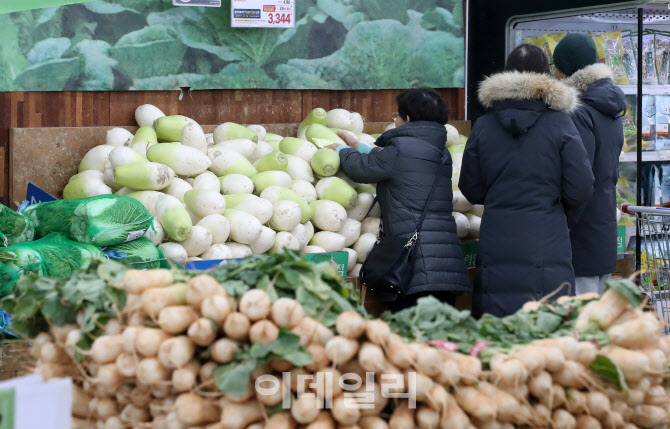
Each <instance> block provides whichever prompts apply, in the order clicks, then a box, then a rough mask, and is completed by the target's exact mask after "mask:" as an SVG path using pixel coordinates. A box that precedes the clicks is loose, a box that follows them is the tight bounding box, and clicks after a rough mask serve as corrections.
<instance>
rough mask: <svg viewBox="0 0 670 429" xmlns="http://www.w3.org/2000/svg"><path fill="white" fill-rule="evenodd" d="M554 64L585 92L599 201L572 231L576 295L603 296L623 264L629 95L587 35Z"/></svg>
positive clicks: (583, 122)
mask: <svg viewBox="0 0 670 429" xmlns="http://www.w3.org/2000/svg"><path fill="white" fill-rule="evenodd" d="M554 65H555V66H556V77H558V78H565V81H564V82H565V83H566V84H567V85H570V86H571V87H573V88H575V89H576V90H577V91H579V99H580V102H581V103H580V104H579V107H578V108H577V110H575V111H574V112H573V113H572V119H573V121H574V123H575V126H576V127H577V131H579V134H580V136H581V138H582V143H584V147H585V149H586V153H587V154H588V156H589V161H590V163H591V168H592V169H593V175H594V177H595V190H594V192H593V196H592V197H591V199H590V200H589V202H588V205H587V206H586V208H585V209H584V212H583V213H582V216H581V217H580V220H579V222H577V224H576V225H574V226H573V228H572V229H571V230H570V240H571V242H572V266H573V268H574V269H575V276H576V279H575V288H576V293H577V294H582V293H588V292H597V293H603V291H604V290H605V282H606V281H607V280H609V278H610V274H611V273H612V271H614V269H615V268H616V261H617V258H616V253H617V220H616V183H617V177H618V174H617V173H618V172H617V170H618V166H619V154H620V153H621V148H622V147H623V140H624V136H623V120H622V117H623V115H624V113H625V111H626V101H625V96H624V93H623V91H621V89H620V88H618V87H617V86H616V85H615V84H614V82H613V81H612V78H613V74H612V70H611V69H610V68H609V67H608V66H607V65H605V64H598V51H597V49H596V45H595V43H594V41H593V39H592V38H591V37H589V36H587V35H585V34H572V35H569V36H567V37H566V38H565V39H563V40H562V41H561V42H560V43H559V44H558V46H557V47H556V50H555V51H554Z"/></svg>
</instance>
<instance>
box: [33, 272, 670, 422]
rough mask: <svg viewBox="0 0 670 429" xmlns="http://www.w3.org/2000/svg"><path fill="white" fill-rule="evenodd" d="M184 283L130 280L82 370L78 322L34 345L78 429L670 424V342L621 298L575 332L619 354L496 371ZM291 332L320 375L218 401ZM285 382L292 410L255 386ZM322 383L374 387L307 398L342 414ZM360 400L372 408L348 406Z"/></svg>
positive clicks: (300, 372)
mask: <svg viewBox="0 0 670 429" xmlns="http://www.w3.org/2000/svg"><path fill="white" fill-rule="evenodd" d="M180 278H183V276H180V275H177V274H175V273H173V272H171V271H167V270H150V271H136V270H131V271H128V272H126V273H125V275H124V277H123V279H122V281H121V283H120V284H119V287H121V288H123V289H124V290H125V291H126V292H127V293H128V304H127V306H126V309H125V310H124V312H123V315H121V316H120V319H118V320H112V321H110V322H109V323H107V325H106V326H105V330H104V333H103V335H101V336H100V337H98V338H96V339H95V341H94V342H93V345H92V347H91V348H90V350H88V351H85V352H82V353H83V354H84V356H85V358H84V360H83V361H82V362H81V363H79V364H75V363H74V360H73V356H74V352H75V344H76V342H77V341H78V340H79V335H80V334H79V330H78V326H77V325H76V324H73V325H66V326H62V327H56V326H52V327H51V329H50V333H42V334H40V335H39V336H38V337H37V338H36V339H35V340H34V341H33V344H34V346H35V347H34V349H33V352H34V354H35V355H36V356H37V357H38V360H39V362H38V371H40V372H41V373H42V374H43V376H44V377H45V378H47V379H49V378H54V377H63V376H71V377H73V378H74V380H75V388H74V406H73V410H72V412H73V416H74V424H73V426H72V427H74V428H82V429H83V428H87V429H96V428H104V429H111V428H128V427H147V428H149V427H151V428H163V427H164V428H179V429H181V428H192V427H198V428H212V429H214V428H219V429H244V428H252V429H256V428H258V429H260V428H266V429H274V428H311V429H314V428H335V427H338V428H339V427H347V428H361V429H363V428H372V429H388V428H390V429H405V428H417V429H438V428H449V429H452V428H453V429H473V428H503V429H514V428H546V429H557V428H558V429H582V428H621V429H634V428H666V427H667V424H668V421H669V419H670V396H669V395H670V387H668V386H666V383H665V379H666V378H667V375H666V374H667V371H668V366H669V360H668V356H669V352H670V339H669V337H667V336H662V335H661V331H662V327H663V324H662V323H661V321H660V320H659V319H658V317H656V315H655V313H648V312H643V311H642V309H640V308H638V309H636V308H631V306H630V304H629V301H628V300H627V299H625V298H624V297H623V296H622V295H619V294H618V292H616V291H614V290H611V289H610V290H608V291H607V292H606V293H605V294H604V295H603V296H602V297H601V298H600V299H598V300H593V301H592V302H590V303H589V304H587V305H586V306H585V307H584V309H583V310H582V312H581V313H580V315H579V317H578V319H577V321H576V323H577V327H578V328H584V327H586V326H588V324H589V323H594V324H597V325H598V326H599V327H600V328H601V329H603V330H604V332H606V333H607V334H608V336H609V342H610V344H609V345H608V346H606V347H602V348H599V346H598V345H597V344H595V343H594V342H589V341H578V340H576V339H575V338H574V337H572V336H570V337H562V338H548V339H540V340H536V341H534V342H533V343H531V344H529V345H526V346H523V347H519V348H515V349H513V350H512V351H510V352H509V353H508V354H499V355H496V356H493V358H492V359H491V361H490V370H486V371H485V370H483V369H482V364H481V361H480V360H479V359H478V358H477V357H474V356H469V355H464V354H460V353H456V352H450V351H446V350H444V349H442V348H437V347H431V346H428V345H425V344H419V343H413V342H409V341H406V340H404V339H402V338H400V337H399V336H398V335H396V334H395V333H393V332H392V331H391V329H390V327H389V325H387V324H386V323H385V322H383V321H381V320H377V319H368V320H365V319H364V318H363V317H362V316H361V315H359V314H358V313H354V312H346V313H343V314H341V315H340V316H339V318H338V319H337V323H336V325H335V331H331V330H330V329H328V328H326V327H325V326H323V325H321V324H320V323H319V322H318V321H316V320H314V319H311V318H308V317H305V316H304V313H303V309H302V307H301V305H300V303H299V302H297V301H295V300H293V299H289V298H281V299H276V300H275V301H274V302H272V300H271V298H270V296H269V295H268V294H266V293H265V292H264V291H262V290H260V289H252V290H250V291H248V292H246V293H244V294H243V295H242V296H241V297H239V299H234V298H233V297H231V296H229V295H227V293H226V292H225V289H224V288H223V287H222V286H221V285H220V284H218V283H217V282H216V281H215V280H214V279H213V278H212V277H209V276H208V275H206V274H202V275H199V276H197V277H195V278H192V279H191V280H189V281H187V282H182V281H180V280H179V279H180ZM578 299H593V297H592V296H582V297H578ZM538 305H542V304H540V303H537V302H531V303H528V304H527V308H529V309H530V308H534V307H537V306H538ZM282 328H285V329H290V330H291V331H292V332H293V333H294V334H296V335H298V336H299V337H300V343H301V345H302V346H303V347H305V349H306V350H307V351H308V352H309V353H310V354H311V355H312V356H313V363H311V364H308V365H306V366H304V367H300V368H297V367H293V366H292V365H291V364H290V363H288V362H287V361H282V360H274V361H270V363H269V364H265V365H262V366H260V367H258V368H256V369H255V370H253V371H252V373H251V378H252V380H250V384H249V388H248V390H247V392H246V393H245V394H244V395H242V396H231V395H229V394H226V392H220V391H218V390H217V388H216V384H215V382H214V378H213V377H214V376H213V372H214V370H215V369H216V368H217V367H219V366H221V365H226V364H228V363H230V362H232V361H233V360H234V358H235V354H236V352H237V351H238V350H239V349H241V348H242V347H245V346H247V345H250V344H259V345H267V344H270V343H272V342H273V341H274V340H275V339H276V338H277V336H278V334H279V330H280V329H282ZM600 356H604V357H607V358H609V359H611V361H613V362H615V363H616V364H617V365H618V368H619V369H620V371H621V374H622V376H623V377H624V379H625V383H626V384H627V386H628V390H627V391H625V390H621V389H615V388H614V385H613V384H611V383H605V382H601V381H599V380H598V379H597V378H596V377H595V376H594V374H593V373H592V372H591V370H590V369H589V368H590V366H591V365H592V364H593V362H594V361H595V360H596V359H597V358H599V357H600ZM285 372H288V373H290V377H291V379H290V380H291V386H290V387H289V386H287V390H286V392H287V394H289V395H291V401H290V407H289V408H284V409H281V407H280V405H281V403H282V399H283V396H282V394H281V389H280V390H279V393H278V394H267V393H264V392H263V391H259V390H256V389H255V388H254V383H253V381H255V380H256V379H258V378H259V377H261V376H274V377H276V380H277V383H279V384H281V383H282V382H283V381H282V373H285ZM316 373H321V374H331V375H332V376H335V377H339V376H340V375H341V374H357V375H359V376H360V377H361V378H362V379H363V380H365V379H366V373H374V377H373V381H374V383H373V385H372V386H370V385H365V384H364V385H362V386H361V388H360V389H359V390H358V391H360V392H364V391H366V392H371V396H369V397H368V396H366V395H361V396H359V397H358V399H357V398H353V397H352V398H347V397H345V396H344V394H343V391H342V389H341V388H340V389H338V388H336V386H337V385H338V383H337V380H338V379H337V378H336V379H334V380H336V381H335V383H334V386H335V388H334V389H333V390H328V391H326V390H324V386H322V385H321V384H320V383H323V382H325V380H327V378H316V377H315V378H314V379H313V380H316V382H315V383H313V384H310V385H309V386H307V387H305V389H306V392H305V393H307V395H309V394H311V395H313V394H314V393H317V394H323V392H330V393H328V394H327V395H329V396H327V397H326V398H327V399H331V400H332V407H331V408H329V409H319V408H318V406H317V404H316V402H315V400H314V396H304V395H301V393H300V390H299V387H300V386H302V384H301V382H300V379H299V378H298V376H305V375H314V374H316ZM266 379H267V377H266ZM319 380H320V381H319ZM382 380H385V381H384V382H382ZM388 380H392V382H393V385H392V386H393V387H392V389H393V390H392V392H395V393H407V392H409V395H410V397H409V398H408V397H405V398H404V399H391V398H389V397H388V396H387V397H384V395H382V390H383V391H390V390H388V389H389V387H388V386H389V385H388V384H385V383H389V381H388ZM409 383H413V384H412V387H411V388H410V387H409V386H410V384H409ZM366 389H368V390H366ZM319 392H322V393H319ZM408 399H412V400H413V401H416V405H417V406H416V408H410V407H409V406H408V405H409V401H408ZM347 401H349V402H347ZM351 401H353V402H351ZM356 401H360V405H363V404H371V405H372V407H371V408H365V407H361V408H356V407H352V406H346V404H347V403H349V404H352V403H356ZM382 411H384V412H382Z"/></svg>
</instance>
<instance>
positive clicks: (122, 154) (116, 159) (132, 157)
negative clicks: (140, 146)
mask: <svg viewBox="0 0 670 429" xmlns="http://www.w3.org/2000/svg"><path fill="white" fill-rule="evenodd" d="M109 162H110V165H111V167H112V170H113V169H115V168H116V167H119V166H121V165H126V164H132V163H135V162H149V160H148V159H147V158H146V157H144V156H142V155H140V154H138V153H137V152H135V151H134V150H132V149H131V148H129V147H125V146H121V147H117V148H115V149H114V150H113V151H111V152H110V153H109Z"/></svg>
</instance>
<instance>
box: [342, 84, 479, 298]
mask: <svg viewBox="0 0 670 429" xmlns="http://www.w3.org/2000/svg"><path fill="white" fill-rule="evenodd" d="M397 103H398V112H397V114H394V120H395V122H396V128H394V129H392V130H389V131H387V132H385V133H384V134H382V135H381V136H380V137H379V138H378V139H377V141H376V142H375V146H377V147H376V148H373V149H371V148H370V147H369V146H367V147H366V146H365V145H362V144H360V143H359V142H358V141H356V139H355V138H352V137H351V135H349V134H346V133H342V132H341V133H340V137H342V138H343V139H344V141H345V142H346V143H347V145H348V146H344V145H340V146H339V147H338V145H331V148H334V149H336V150H337V151H338V152H339V154H340V163H341V168H342V170H344V172H345V173H346V174H347V176H349V177H350V178H351V179H352V180H353V181H355V182H359V183H377V198H378V200H379V203H380V206H381V212H382V225H383V231H384V234H386V235H389V236H394V237H406V238H408V239H409V238H410V237H411V236H412V235H413V234H414V231H415V229H416V227H417V223H418V221H419V219H420V217H421V214H422V212H423V210H424V207H425V206H426V202H427V200H428V194H429V193H430V190H431V187H432V185H433V181H434V180H435V178H436V175H437V174H438V169H440V166H441V164H442V166H441V169H440V170H439V177H438V178H437V184H436V188H435V192H434V194H433V198H432V202H431V203H430V206H429V207H428V212H427V215H426V219H425V221H424V223H423V227H422V229H421V231H420V233H419V238H418V240H417V245H416V246H418V247H417V249H416V250H415V251H414V253H413V260H412V261H411V263H412V265H413V274H412V278H411V280H410V282H409V285H407V286H408V289H407V291H406V293H405V294H404V295H403V296H401V297H400V298H399V299H398V300H397V301H395V302H393V303H390V304H389V305H388V306H389V309H390V310H391V311H399V310H401V309H403V308H407V307H411V306H413V305H415V304H416V301H417V299H418V298H420V297H422V296H426V295H433V296H436V297H437V298H439V299H441V300H442V301H445V302H448V303H450V304H452V305H453V303H454V302H455V299H456V295H458V294H460V293H463V292H469V291H471V287H470V280H469V276H468V273H467V268H466V266H465V260H464V258H463V253H462V251H461V247H460V239H459V238H458V235H457V232H456V222H455V221H454V218H453V216H452V211H453V203H452V199H453V195H452V190H451V173H452V162H451V156H450V154H449V151H448V150H447V149H446V147H445V145H446V141H447V132H446V129H445V127H444V125H445V124H446V123H447V108H446V103H445V102H444V100H443V99H442V98H441V97H440V95H439V94H438V93H437V92H435V91H433V90H430V89H426V88H421V89H414V90H409V91H406V92H404V93H402V94H400V95H399V96H398V98H397Z"/></svg>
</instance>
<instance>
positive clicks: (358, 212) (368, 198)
mask: <svg viewBox="0 0 670 429" xmlns="http://www.w3.org/2000/svg"><path fill="white" fill-rule="evenodd" d="M374 200H375V197H374V195H372V194H370V193H367V192H363V193H360V194H358V204H357V205H356V206H355V207H353V208H351V209H349V210H347V217H348V218H350V219H355V220H357V221H359V222H362V221H363V219H365V218H366V217H367V216H368V213H370V209H371V208H372V204H373V203H374ZM370 215H371V216H372V214H370Z"/></svg>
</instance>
